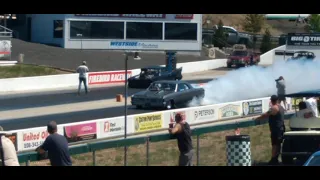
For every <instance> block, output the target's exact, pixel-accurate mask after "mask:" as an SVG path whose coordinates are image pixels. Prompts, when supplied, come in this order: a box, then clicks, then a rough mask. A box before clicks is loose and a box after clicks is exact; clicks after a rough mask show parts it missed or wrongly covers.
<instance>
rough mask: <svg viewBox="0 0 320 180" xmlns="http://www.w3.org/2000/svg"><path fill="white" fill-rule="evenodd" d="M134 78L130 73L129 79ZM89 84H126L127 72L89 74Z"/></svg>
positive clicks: (129, 72)
mask: <svg viewBox="0 0 320 180" xmlns="http://www.w3.org/2000/svg"><path fill="white" fill-rule="evenodd" d="M131 76H132V72H131V71H128V78H129V77H131ZM88 80H89V81H88V84H89V85H93V84H111V83H122V82H125V72H124V71H119V72H99V73H89V76H88Z"/></svg>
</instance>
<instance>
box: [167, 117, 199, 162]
mask: <svg viewBox="0 0 320 180" xmlns="http://www.w3.org/2000/svg"><path fill="white" fill-rule="evenodd" d="M175 122H176V124H175V126H174V127H173V124H170V127H169V133H170V134H172V135H174V136H175V137H176V138H177V141H178V148H179V151H180V156H179V166H193V162H192V161H193V154H194V151H193V145H192V137H191V129H190V125H189V124H188V123H187V122H186V121H185V120H183V118H182V115H181V114H179V113H178V114H176V115H175Z"/></svg>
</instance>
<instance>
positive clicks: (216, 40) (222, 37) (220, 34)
mask: <svg viewBox="0 0 320 180" xmlns="http://www.w3.org/2000/svg"><path fill="white" fill-rule="evenodd" d="M212 43H213V44H214V46H215V47H219V48H220V49H221V48H222V47H225V45H226V43H227V33H226V32H225V31H224V28H223V22H222V21H221V19H220V20H219V23H218V28H217V30H216V32H215V33H214V35H213V42H212Z"/></svg>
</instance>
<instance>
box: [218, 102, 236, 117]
mask: <svg viewBox="0 0 320 180" xmlns="http://www.w3.org/2000/svg"><path fill="white" fill-rule="evenodd" d="M240 114H241V109H240V104H239V105H238V104H228V105H225V106H222V107H220V108H219V112H218V117H219V119H225V118H236V117H239V116H240Z"/></svg>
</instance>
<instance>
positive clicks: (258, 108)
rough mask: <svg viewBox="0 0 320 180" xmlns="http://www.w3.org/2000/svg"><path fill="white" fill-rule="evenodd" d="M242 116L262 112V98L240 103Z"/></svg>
mask: <svg viewBox="0 0 320 180" xmlns="http://www.w3.org/2000/svg"><path fill="white" fill-rule="evenodd" d="M242 113H243V115H244V116H250V115H257V114H261V113H262V100H257V101H246V102H243V103H242Z"/></svg>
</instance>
